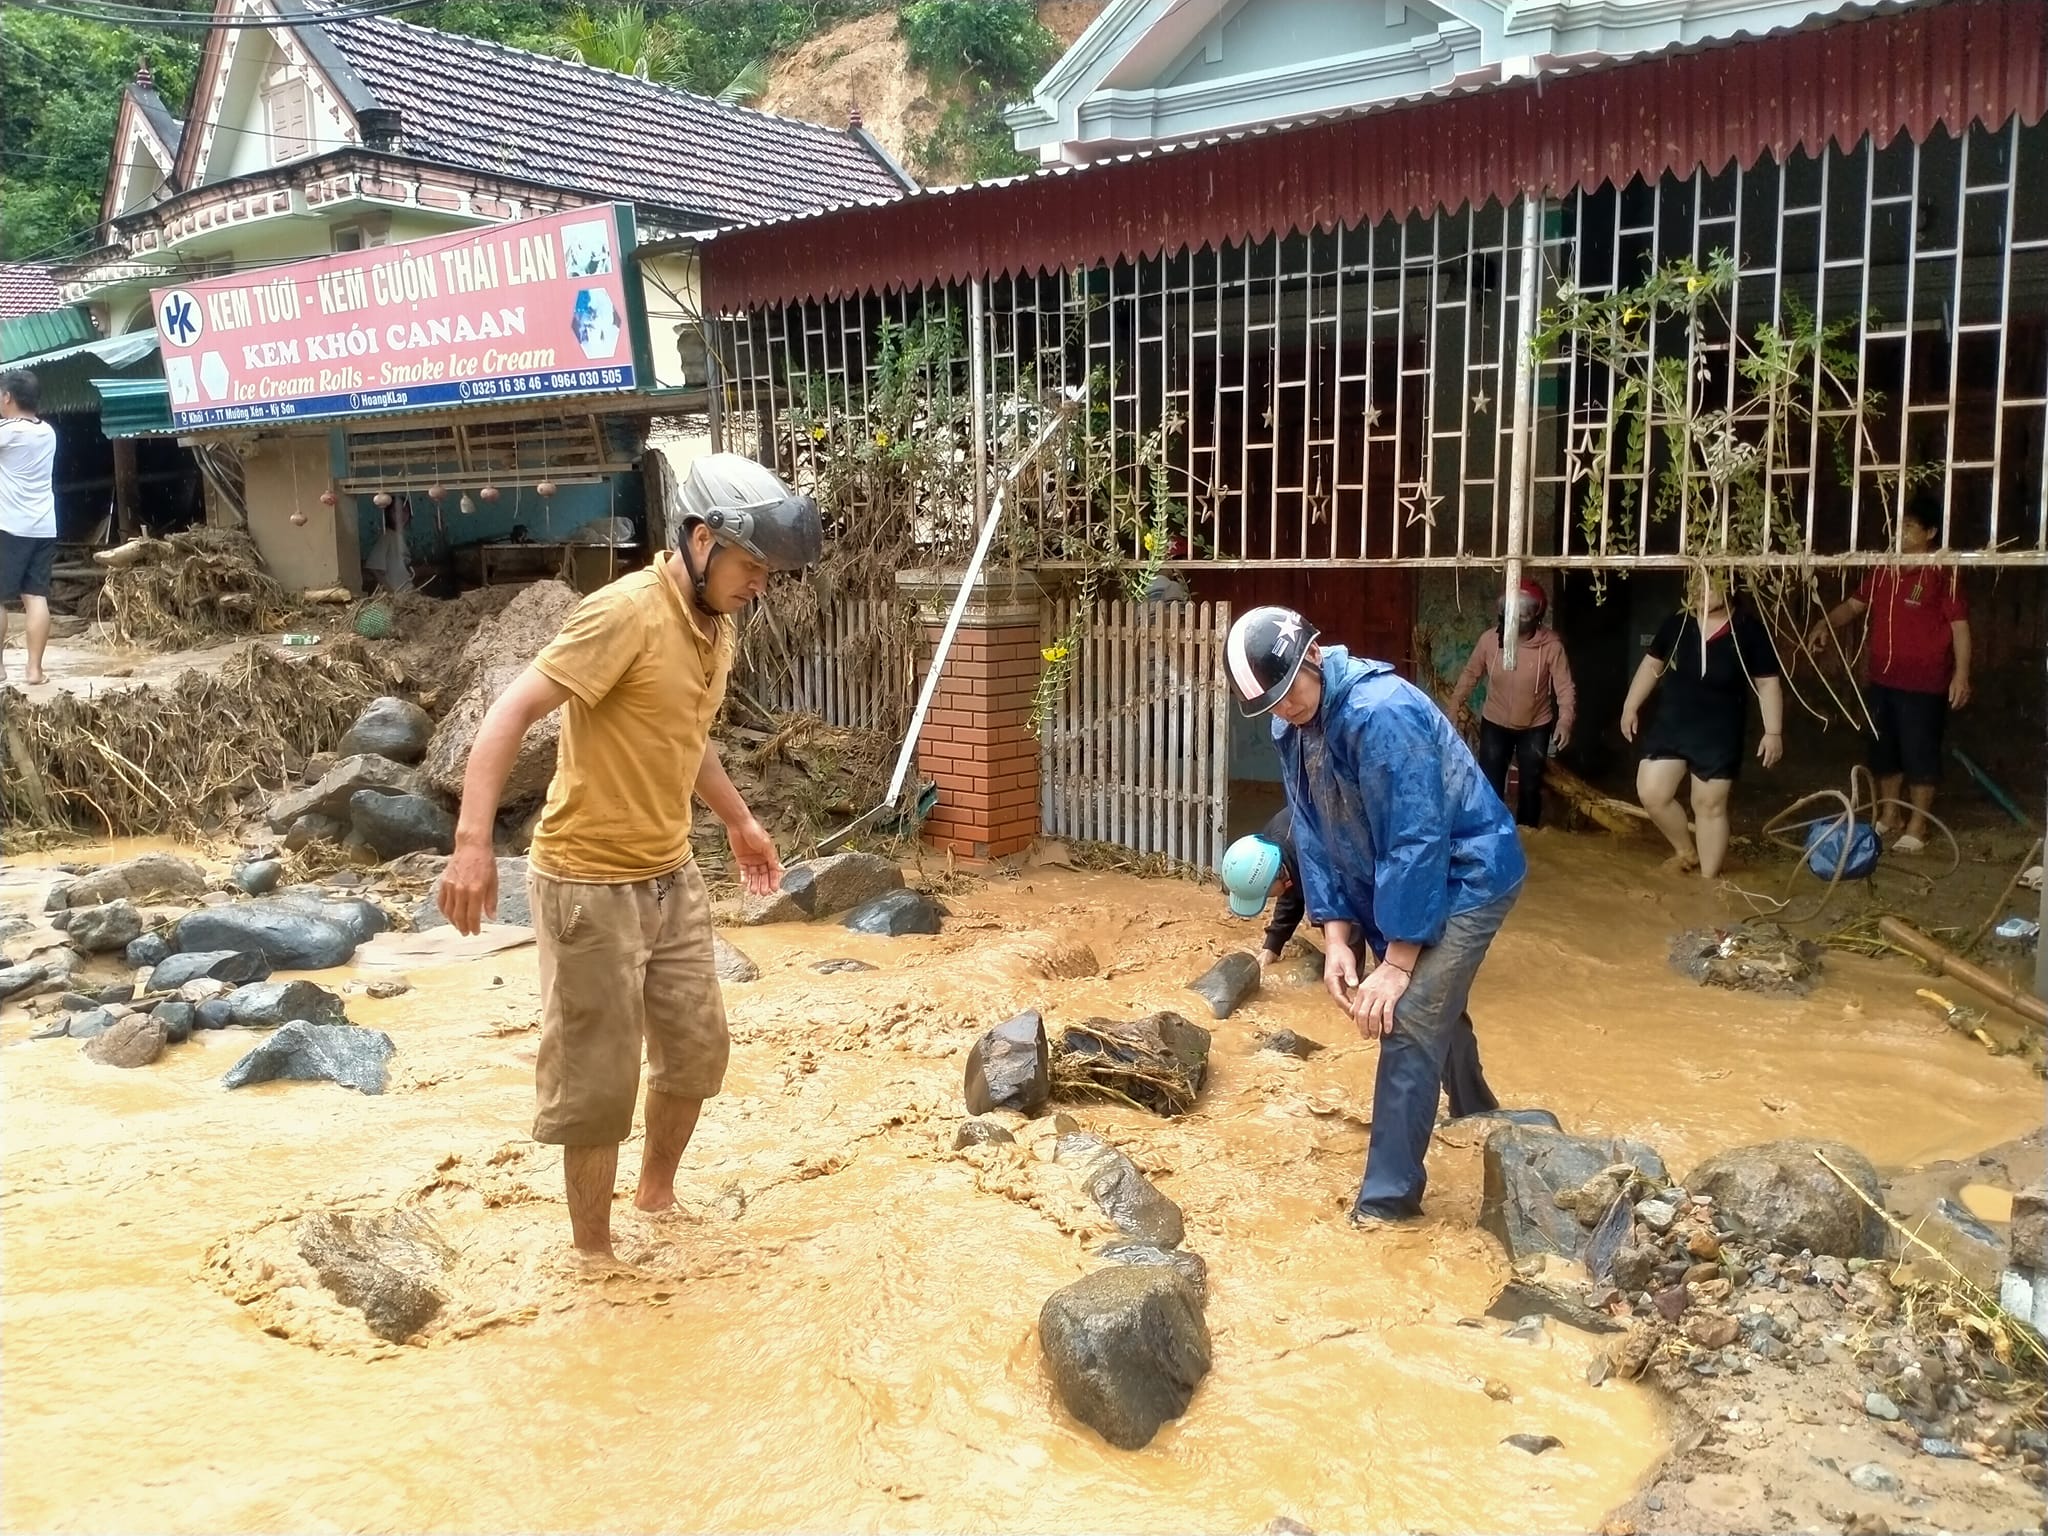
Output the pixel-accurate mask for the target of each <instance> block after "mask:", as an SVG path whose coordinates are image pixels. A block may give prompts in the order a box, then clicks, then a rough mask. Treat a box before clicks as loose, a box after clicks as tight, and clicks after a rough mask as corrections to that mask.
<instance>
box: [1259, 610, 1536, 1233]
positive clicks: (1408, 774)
mask: <svg viewBox="0 0 2048 1536" xmlns="http://www.w3.org/2000/svg"><path fill="white" fill-rule="evenodd" d="M1317 637H1318V632H1317V631H1316V629H1315V628H1314V627H1313V626H1312V625H1310V624H1309V623H1308V621H1307V620H1305V619H1304V618H1302V616H1301V615H1300V614H1298V613H1295V612H1294V611H1293V610H1292V609H1287V608H1272V607H1268V608H1255V609H1253V610H1252V611H1251V612H1249V613H1247V614H1245V615H1244V616H1243V617H1242V618H1240V619H1239V620H1238V621H1237V622H1236V623H1235V624H1233V625H1232V626H1231V630H1230V636H1229V639H1228V641H1227V642H1226V645H1225V652H1224V654H1225V660H1226V663H1227V665H1228V667H1229V670H1230V677H1231V682H1232V684H1233V685H1234V686H1235V687H1236V689H1237V692H1238V695H1239V697H1240V699H1241V700H1242V701H1243V705H1244V709H1245V712H1246V713H1247V714H1248V715H1260V714H1265V713H1267V712H1271V714H1272V715H1273V741H1274V745H1275V746H1276V747H1277V748H1278V749H1279V752H1280V762H1281V768H1282V777H1283V779H1284V781H1285V784H1286V789H1287V805H1288V808H1289V810H1291V811H1292V812H1293V814H1294V838H1295V848H1296V852H1297V853H1298V855H1299V859H1300V865H1301V878H1302V889H1303V895H1304V896H1305V897H1306V899H1307V903H1308V915H1309V918H1310V920H1311V921H1314V922H1318V923H1321V924H1322V925H1323V937H1324V942H1325V947H1326V951H1327V954H1328V963H1327V964H1326V966H1325V967H1324V975H1323V979H1324V985H1325V986H1327V987H1328V989H1329V992H1330V996H1331V998H1332V999H1333V1000H1334V1001H1335V1002H1336V1004H1337V1006H1338V1007H1339V1008H1341V1009H1343V1010H1344V1012H1345V1013H1346V1014H1347V1015H1349V1016H1350V1018H1351V1019H1352V1020H1353V1022H1354V1023H1355V1024H1356V1025H1357V1027H1358V1031H1359V1033H1360V1034H1362V1035H1363V1036H1365V1037H1366V1038H1367V1039H1369V1040H1370V1039H1378V1040H1379V1041H1380V1042H1381V1044H1380V1061H1379V1075H1378V1079H1377V1081H1376V1082H1375V1084H1374V1087H1373V1108H1372V1133H1371V1139H1370V1142H1369V1144H1368V1147H1367V1151H1366V1159H1365V1179H1364V1182H1363V1183H1362V1184H1361V1185H1360V1187H1359V1191H1358V1198H1357V1201H1356V1202H1355V1203H1354V1205H1353V1207H1352V1213H1351V1215H1352V1221H1353V1222H1354V1223H1355V1224H1357V1225H1359V1226H1362V1227H1363V1226H1378V1225H1380V1224H1382V1223H1385V1222H1388V1221H1399V1220H1403V1219H1406V1218H1408V1217H1412V1216H1417V1215H1420V1214H1421V1211H1422V1192H1423V1188H1424V1186H1425V1184H1426V1183H1427V1182H1428V1179H1427V1175H1426V1174H1425V1173H1424V1170H1423V1159H1424V1158H1425V1156H1426V1155H1427V1154H1428V1151H1429V1138H1430V1132H1431V1130H1432V1128H1433V1127H1434V1125H1435V1123H1436V1106H1437V1094H1438V1092H1439V1089H1440V1088H1441V1086H1442V1083H1443V1076H1444V1062H1445V1059H1446V1057H1447V1056H1448V1055H1449V1054H1450V1052H1451V1049H1452V1046H1453V1043H1454V1042H1459V1043H1460V1049H1461V1050H1462V1049H1463V1046H1462V1041H1461V1038H1460V1037H1461V1035H1469V1034H1470V1031H1471V1029H1472V1021H1471V1018H1470V1016H1469V1015H1468V1014H1467V1013H1466V1011H1465V1003H1466V999H1467V998H1468V997H1469V996H1470V994H1471V990H1472V979H1473V977H1474V976H1475V975H1477V974H1478V971H1479V966H1480V962H1482V961H1483V960H1484V959H1485V958H1486V951H1487V948H1488V946H1489V945H1491V944H1492V942H1493V936H1494V935H1495V934H1496V933H1498V932H1499V931H1500V926H1501V923H1502V922H1503V921H1504V920H1505V919H1506V917H1507V914H1508V909H1509V908H1510V907H1512V906H1513V905H1514V903H1515V898H1516V896H1517V895H1519V894H1520V892H1521V888H1522V879H1523V876H1524V875H1525V874H1527V872H1528V864H1527V861H1526V860H1525V859H1524V858H1523V855H1522V847H1521V844H1520V842H1519V841H1518V840H1517V838H1516V836H1515V824H1514V818H1513V817H1512V816H1511V815H1510V814H1509V813H1508V808H1507V807H1506V806H1505V805H1503V804H1502V803H1501V799H1500V796H1498V795H1496V794H1495V793H1494V792H1493V789H1492V786H1490V785H1489V784H1488V783H1487V782H1486V778H1485V776H1484V775H1483V774H1482V773H1481V772H1480V770H1479V764H1478V763H1477V762H1476V761H1475V760H1474V759H1473V757H1472V753H1471V750H1470V749H1469V748H1468V747H1467V746H1466V745H1465V743H1464V742H1463V741H1462V740H1461V739H1460V738H1459V737H1458V735H1457V733H1456V732H1455V731H1453V730H1452V728H1451V723H1450V721H1449V720H1447V719H1445V718H1444V714H1443V711H1442V710H1440V709H1438V708H1437V707H1436V705H1435V704H1434V703H1433V702H1432V701H1431V700H1430V698H1429V696H1428V695H1427V694H1425V693H1423V692H1422V691H1421V690H1420V689H1419V688H1416V687H1415V686H1414V685H1413V684H1411V683H1409V682H1407V681H1406V680H1404V679H1403V678H1401V677H1400V676H1398V675H1397V674H1396V673H1395V671H1394V669H1393V668H1392V667H1391V666H1390V665H1388V664H1387V663H1386V662H1383V661H1369V660H1366V659H1364V658H1362V657H1353V656H1352V655H1350V654H1349V653H1348V652H1347V651H1346V650H1345V649H1344V648H1343V647H1342V646H1334V645H1333V646H1322V645H1318V644H1317V643H1316V642H1317ZM1360 944H1363V945H1365V946H1366V947H1368V948H1370V949H1371V951H1372V952H1373V954H1374V955H1375V956H1377V957H1378V961H1379V963H1378V964H1377V965H1376V966H1375V967H1374V968H1373V970H1372V972H1371V974H1370V975H1368V976H1366V977H1365V978H1364V980H1363V981H1362V982H1361V980H1360V978H1359V964H1358V946H1359V945H1360Z"/></svg>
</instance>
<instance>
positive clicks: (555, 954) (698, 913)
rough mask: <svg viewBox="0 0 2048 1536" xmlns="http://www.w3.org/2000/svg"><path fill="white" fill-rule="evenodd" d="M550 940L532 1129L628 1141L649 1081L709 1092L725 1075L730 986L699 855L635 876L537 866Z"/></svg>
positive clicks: (539, 1137)
mask: <svg viewBox="0 0 2048 1536" xmlns="http://www.w3.org/2000/svg"><path fill="white" fill-rule="evenodd" d="M527 884H528V888H529V890H530V892H531V895H532V902H533V916H534V923H533V931H534V937H535V939H536V940H537V941H538V943H539V946H540V995H541V1027H540V1060H539V1062H538V1064H537V1066H536V1068H535V1072H534V1087H535V1089H536V1091H537V1096H538V1098H539V1101H540V1102H539V1110H538V1112H537V1113H536V1114H535V1116H534V1121H533V1138H534V1140H535V1141H544V1142H549V1143H552V1144H553V1145H556V1146H568V1147H595V1146H605V1145H609V1144H613V1143H617V1142H621V1141H624V1140H625V1139H626V1138H627V1136H629V1135H630V1134H631V1133H632V1130H633V1105H634V1101H635V1100H636V1099H638V1098H639V1095H640V1048H641V1042H642V1041H643V1040H644V1041H645V1042H646V1047H647V1084H648V1086H649V1087H650V1088H657V1089H659V1090H660V1091H661V1092H663V1093H667V1094H673V1095H675V1096H676V1097H677V1098H680V1099H708V1098H710V1097H712V1096H713V1095H714V1094H716V1093H717V1092H718V1089H719V1086H720V1084H722V1083H723V1082H724V1080H725V1061H726V1056H727V1053H728V1051H729V1050H730V1043H729V1041H728V1038H727V1035H726V1028H725V998H724V996H723V995H722V994H721V993H720V991H719V989H718V971H717V968H716V965H715V962H714V961H713V959H712V954H711V897H710V894H709V893H708V892H707V891H706V890H705V889H704V877H703V876H702V875H700V874H699V873H698V872H697V866H696V865H695V864H694V863H691V864H685V865H684V866H683V867H682V868H681V869H678V870H677V871H676V872H675V873H674V874H672V875H663V876H661V877H660V878H659V879H655V880H638V881H634V882H632V883H631V884H627V885H586V884H583V883H581V882H578V881H574V880H555V879H552V878H550V877H549V876H547V875H543V874H540V873H538V872H536V871H532V870H529V871H528V873H527Z"/></svg>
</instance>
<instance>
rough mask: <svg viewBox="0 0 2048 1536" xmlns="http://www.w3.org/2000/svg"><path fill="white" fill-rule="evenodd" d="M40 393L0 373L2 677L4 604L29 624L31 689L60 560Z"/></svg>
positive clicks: (19, 376)
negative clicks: (52, 571) (17, 604)
mask: <svg viewBox="0 0 2048 1536" xmlns="http://www.w3.org/2000/svg"><path fill="white" fill-rule="evenodd" d="M41 399H42V392H41V389H40V387H39V386H38V385H37V383H36V376H35V375H34V374H32V373H30V372H29V371H28V370H27V369H25V368H16V369H13V370H11V371H9V372H7V373H5V374H0V677H5V676H6V674H7V667H6V649H7V605H8V604H10V603H13V602H15V601H17V600H19V601H20V603H21V611H22V613H23V614H24V615H25V616H26V617H27V620H28V672H27V674H26V675H27V678H28V681H29V682H30V683H41V682H46V681H48V679H47V678H46V677H45V676H44V675H43V647H44V646H46V645H48V644H49V641H50V568H51V566H53V565H54V564H55V563H56V560H57V498H56V495H55V493H54V492H53V491H52V490H51V488H50V467H51V465H52V464H53V463H54V462H55V461H56V457H57V434H56V432H55V430H54V429H53V428H52V427H51V426H50V424H49V423H48V422H47V421H44V420H43V419H42V417H40V416H38V415H37V414H36V406H37V404H38V403H40V401H41Z"/></svg>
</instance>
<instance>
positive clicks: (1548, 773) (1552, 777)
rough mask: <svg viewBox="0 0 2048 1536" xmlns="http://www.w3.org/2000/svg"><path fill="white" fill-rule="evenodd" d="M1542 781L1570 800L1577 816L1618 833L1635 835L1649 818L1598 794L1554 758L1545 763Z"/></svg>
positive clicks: (1609, 797) (1638, 810)
mask: <svg viewBox="0 0 2048 1536" xmlns="http://www.w3.org/2000/svg"><path fill="white" fill-rule="evenodd" d="M1543 782H1544V783H1545V784H1547V785H1549V786H1550V787H1551V788H1552V789H1553V790H1555V791H1556V792H1557V793H1558V794H1559V795H1561V796H1563V797H1564V798H1565V799H1566V800H1569V801H1570V802H1571V803H1572V806H1573V807H1574V808H1575V809H1576V810H1577V811H1578V812H1579V814H1580V815H1582V816H1585V817H1586V818H1588V819H1589V820H1591V821H1594V822H1597V823H1598V824H1599V825H1601V826H1603V827H1605V828H1606V829H1607V830H1608V831H1610V832H1613V833H1616V834H1617V835H1619V836H1622V837H1632V836H1634V835H1635V834H1636V833H1638V832H1640V831H1642V830H1643V827H1644V825H1645V824H1646V823H1648V821H1649V819H1650V813H1649V812H1648V811H1645V810H1643V809H1642V808H1641V807H1639V806H1633V805H1630V804H1628V803H1627V802H1625V801H1621V800H1617V799H1615V798H1614V797H1613V796H1612V795H1603V794H1601V793H1600V791H1599V790H1597V789H1595V788H1594V787H1593V786H1592V785H1590V784H1588V783H1587V782H1586V781H1585V780H1584V779H1582V778H1580V777H1579V776H1578V775H1577V774H1576V773H1573V772H1572V771H1571V769H1569V768H1567V767H1565V766H1564V764H1562V763H1560V762H1558V761H1557V759H1555V758H1552V759H1551V760H1550V761H1549V762H1548V763H1546V764H1545V765H1544V768H1543Z"/></svg>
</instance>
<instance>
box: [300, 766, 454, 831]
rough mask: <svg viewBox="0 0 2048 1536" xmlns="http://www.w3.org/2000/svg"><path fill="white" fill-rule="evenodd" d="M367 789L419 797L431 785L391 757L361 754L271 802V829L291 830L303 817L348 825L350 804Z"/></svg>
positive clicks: (420, 775)
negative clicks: (309, 784) (312, 781)
mask: <svg viewBox="0 0 2048 1536" xmlns="http://www.w3.org/2000/svg"><path fill="white" fill-rule="evenodd" d="M366 789H374V790H381V791H382V792H383V793H385V794H387V795H420V794H425V793H426V792H427V789H428V783H427V779H426V778H425V776H424V775H422V774H421V772H420V770H419V769H417V768H408V767H406V766H405V764H403V763H394V762H392V761H391V759H390V758H388V757H377V756H375V755H373V754H371V753H368V752H359V753H357V754H356V755H355V756H354V757H345V758H343V759H342V760H341V761H340V762H338V763H336V764H335V765H334V766H333V767H332V768H330V769H328V770H327V772H325V773H323V774H322V775H321V776H320V781H319V782H318V783H317V784H314V785H313V786H312V787H311V788H309V789H300V790H294V791H293V792H292V793H291V794H288V795H279V796H278V797H277V798H276V799H275V800H273V801H271V802H270V810H269V812H268V813H267V814H268V815H269V818H270V829H271V830H272V831H273V832H285V831H289V830H290V829H291V826H292V824H293V823H294V822H296V821H298V820H299V819H300V818H301V817H304V816H318V817H324V818H327V819H329V820H332V821H337V822H345V821H347V820H348V814H349V801H351V800H353V799H354V798H355V797H356V796H357V795H359V794H361V793H362V792H363V791H364V790H366Z"/></svg>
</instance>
